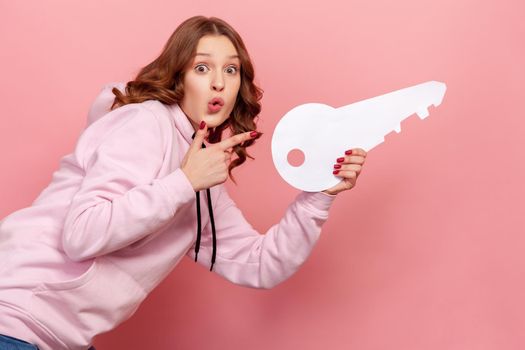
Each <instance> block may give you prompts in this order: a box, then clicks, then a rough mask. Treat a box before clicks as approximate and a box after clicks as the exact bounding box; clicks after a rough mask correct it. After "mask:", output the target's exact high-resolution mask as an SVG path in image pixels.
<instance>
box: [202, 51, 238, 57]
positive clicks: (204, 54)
mask: <svg viewBox="0 0 525 350" xmlns="http://www.w3.org/2000/svg"><path fill="white" fill-rule="evenodd" d="M195 56H211V54H209V53H204V52H199V53H197V54H196V55H195ZM228 58H239V55H230V56H228Z"/></svg>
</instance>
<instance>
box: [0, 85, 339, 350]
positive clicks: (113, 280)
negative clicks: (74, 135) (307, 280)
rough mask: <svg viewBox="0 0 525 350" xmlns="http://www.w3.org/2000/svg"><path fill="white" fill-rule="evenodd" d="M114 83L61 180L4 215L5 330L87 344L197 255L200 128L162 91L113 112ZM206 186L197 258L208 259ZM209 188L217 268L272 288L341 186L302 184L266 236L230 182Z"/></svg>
mask: <svg viewBox="0 0 525 350" xmlns="http://www.w3.org/2000/svg"><path fill="white" fill-rule="evenodd" d="M112 86H113V85H111V84H109V85H106V86H105V87H104V89H103V90H102V92H101V93H100V95H99V96H98V97H97V99H96V100H95V102H94V104H93V106H92V108H91V110H90V114H89V117H88V125H87V127H86V129H85V130H84V131H83V133H82V134H81V135H80V137H79V140H78V142H77V144H76V146H75V150H74V151H73V153H71V154H69V155H66V156H64V157H63V158H62V159H61V161H60V167H59V169H58V170H57V171H56V172H54V173H53V177H52V181H51V183H50V184H49V185H48V186H47V187H46V188H45V189H44V190H43V191H42V193H41V194H40V195H39V196H38V197H37V198H36V200H35V201H34V202H33V203H32V205H31V206H30V207H27V208H23V209H20V210H18V211H15V212H13V213H11V214H10V215H8V216H7V217H5V218H4V219H3V220H2V221H0V257H1V259H0V334H6V335H9V336H13V337H17V338H20V339H23V340H25V341H28V342H31V343H35V344H37V345H38V346H39V347H40V349H42V350H61V349H87V348H88V347H89V346H90V344H91V343H92V341H93V338H94V337H95V336H96V335H97V334H101V333H104V332H107V331H109V330H111V329H113V328H115V327H116V326H117V325H119V324H120V323H122V322H123V321H125V320H126V319H128V318H129V317H130V316H131V315H132V314H133V313H134V312H135V311H136V309H137V308H138V306H139V305H140V303H141V302H142V301H143V300H144V298H145V297H146V296H147V295H148V293H149V292H151V291H152V290H153V289H154V288H155V287H156V286H157V285H158V284H159V283H160V282H161V281H162V280H163V279H164V278H165V277H166V276H167V275H168V274H169V273H170V272H171V270H172V269H173V268H174V267H175V266H176V265H177V264H178V263H179V261H180V260H181V259H182V258H183V257H184V256H185V255H186V256H189V257H190V258H192V259H193V258H194V257H195V252H194V249H195V241H196V232H197V213H196V193H195V191H194V190H193V188H192V186H191V184H190V182H189V180H188V178H187V177H186V176H185V174H184V173H183V172H182V170H181V169H180V164H181V161H182V159H183V157H184V155H185V153H186V152H187V150H188V148H189V146H190V144H191V142H192V138H191V137H192V134H193V133H194V130H193V127H192V125H191V124H190V122H189V120H188V119H187V117H186V115H185V114H184V113H183V112H182V110H181V109H180V107H179V106H178V105H177V104H175V105H171V106H167V105H164V104H162V103H160V102H159V101H155V100H150V101H146V102H143V103H140V104H129V105H125V106H123V107H120V108H117V109H115V110H113V111H111V112H109V113H107V112H108V110H109V106H110V105H111V103H112V100H113V94H112V93H111V88H112ZM117 87H118V88H120V89H121V90H122V89H123V87H124V85H123V84H118V85H117ZM102 116H103V117H102ZM101 117H102V118H101ZM173 128H175V131H174V132H173ZM204 194H205V192H201V201H200V202H201V203H200V206H201V221H202V238H201V242H200V251H199V260H198V261H199V263H200V264H202V265H204V266H205V267H207V268H208V267H209V266H210V261H211V256H212V237H211V227H210V226H211V225H210V216H209V214H208V205H207V203H208V201H207V200H204V197H207V195H204ZM210 194H211V198H210V200H211V203H212V206H213V217H214V219H215V220H214V221H215V230H216V235H217V255H216V261H215V265H214V267H213V271H214V272H216V273H218V274H219V275H221V276H223V277H224V278H226V279H227V280H229V281H231V282H233V283H236V284H240V285H243V286H247V287H252V288H272V287H274V286H276V285H277V284H279V283H281V282H282V281H284V280H286V279H287V278H288V277H290V276H291V275H292V274H293V273H295V272H296V271H297V270H298V269H299V267H300V266H301V265H302V264H303V263H304V261H305V260H306V259H307V257H308V256H309V254H310V252H311V250H312V248H313V247H314V245H315V243H316V242H317V240H318V239H319V236H320V233H321V226H322V225H323V223H324V222H325V221H326V220H327V218H328V211H329V208H330V206H331V204H332V202H333V200H334V199H335V197H336V196H331V195H327V194H324V193H322V192H316V193H311V192H300V193H299V194H298V195H297V197H296V199H295V201H294V202H293V203H292V204H290V206H289V207H288V209H287V210H286V212H285V214H284V217H283V218H282V219H281V221H280V222H279V223H278V224H276V225H274V226H272V227H271V228H270V229H269V230H268V231H267V232H266V234H264V235H261V234H259V233H258V232H257V231H255V230H254V229H253V228H252V226H251V225H250V224H249V223H248V222H247V221H246V220H245V218H244V217H243V214H242V213H241V211H240V210H239V209H238V208H237V207H236V205H235V203H234V202H233V201H232V199H231V198H230V197H229V195H228V192H227V191H226V188H225V187H224V185H223V184H221V185H217V186H214V187H212V188H211V189H210ZM206 199H207V198H206Z"/></svg>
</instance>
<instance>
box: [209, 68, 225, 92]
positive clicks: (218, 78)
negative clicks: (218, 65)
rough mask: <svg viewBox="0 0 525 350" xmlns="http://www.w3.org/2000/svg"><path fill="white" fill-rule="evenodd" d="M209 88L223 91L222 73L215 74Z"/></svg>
mask: <svg viewBox="0 0 525 350" xmlns="http://www.w3.org/2000/svg"><path fill="white" fill-rule="evenodd" d="M211 87H212V89H213V90H215V91H222V90H224V77H223V76H222V72H217V74H215V76H214V77H213V81H212V82H211Z"/></svg>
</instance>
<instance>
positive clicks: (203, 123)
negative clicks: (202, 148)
mask: <svg viewBox="0 0 525 350" xmlns="http://www.w3.org/2000/svg"><path fill="white" fill-rule="evenodd" d="M205 126H206V122H205V121H204V120H202V121H201V124H200V125H199V129H201V130H202V129H204V127H205Z"/></svg>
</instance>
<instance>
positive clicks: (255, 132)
mask: <svg viewBox="0 0 525 350" xmlns="http://www.w3.org/2000/svg"><path fill="white" fill-rule="evenodd" d="M257 135H259V133H258V132H257V131H252V132H251V133H250V137H256V136H257Z"/></svg>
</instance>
